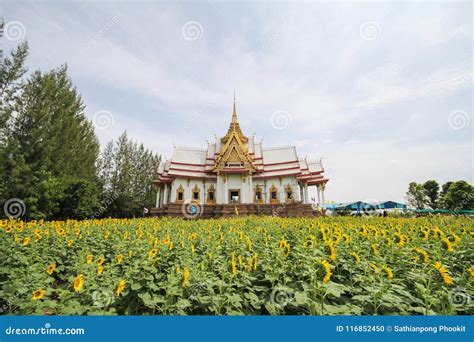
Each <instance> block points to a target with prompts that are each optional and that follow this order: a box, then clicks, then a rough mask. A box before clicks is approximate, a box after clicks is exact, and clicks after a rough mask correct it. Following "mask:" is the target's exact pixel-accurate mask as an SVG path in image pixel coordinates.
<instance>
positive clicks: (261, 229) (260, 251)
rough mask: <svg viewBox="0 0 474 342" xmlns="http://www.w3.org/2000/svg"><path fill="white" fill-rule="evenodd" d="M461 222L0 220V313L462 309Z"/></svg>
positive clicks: (466, 236)
mask: <svg viewBox="0 0 474 342" xmlns="http://www.w3.org/2000/svg"><path fill="white" fill-rule="evenodd" d="M473 234H474V232H473V221H472V219H470V218H462V217H441V216H439V217H425V218H381V217H380V218H358V217H357V218H356V217H340V218H336V217H333V218H279V217H266V218H262V217H246V218H239V217H236V218H231V219H217V220H194V221H193V220H188V221H186V220H182V219H177V218H159V219H158V218H144V219H102V220H85V221H74V220H68V221H51V222H43V221H31V222H23V221H15V220H9V221H0V252H1V256H2V257H1V259H0V263H1V266H0V311H1V313H2V314H7V315H8V314H14V315H17V314H23V315H30V314H46V315H342V314H344V315H393V314H395V315H434V314H440V315H460V314H473V306H472V303H471V300H470V299H471V295H472V291H473V288H472V284H473V281H474V269H473V266H472V263H473V260H474V258H473V252H472V251H473Z"/></svg>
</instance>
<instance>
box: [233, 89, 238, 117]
mask: <svg viewBox="0 0 474 342" xmlns="http://www.w3.org/2000/svg"><path fill="white" fill-rule="evenodd" d="M237 122H238V121H237V111H236V110H235V89H234V111H233V113H232V123H237Z"/></svg>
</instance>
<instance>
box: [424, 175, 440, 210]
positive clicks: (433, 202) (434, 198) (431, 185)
mask: <svg viewBox="0 0 474 342" xmlns="http://www.w3.org/2000/svg"><path fill="white" fill-rule="evenodd" d="M423 188H424V189H425V190H426V196H427V197H428V205H429V206H430V207H431V209H437V208H438V196H439V184H438V182H437V181H435V180H429V181H426V182H425V183H424V184H423Z"/></svg>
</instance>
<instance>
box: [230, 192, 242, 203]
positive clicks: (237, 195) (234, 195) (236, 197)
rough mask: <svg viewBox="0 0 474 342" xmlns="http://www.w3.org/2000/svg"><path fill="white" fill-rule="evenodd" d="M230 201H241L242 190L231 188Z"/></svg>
mask: <svg viewBox="0 0 474 342" xmlns="http://www.w3.org/2000/svg"><path fill="white" fill-rule="evenodd" d="M229 203H240V190H239V189H231V190H229Z"/></svg>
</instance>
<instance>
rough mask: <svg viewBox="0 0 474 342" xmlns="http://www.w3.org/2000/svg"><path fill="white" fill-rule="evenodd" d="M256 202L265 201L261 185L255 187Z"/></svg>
mask: <svg viewBox="0 0 474 342" xmlns="http://www.w3.org/2000/svg"><path fill="white" fill-rule="evenodd" d="M254 193H255V195H254V203H263V196H262V188H261V187H260V186H258V185H257V186H256V187H255V188H254Z"/></svg>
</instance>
